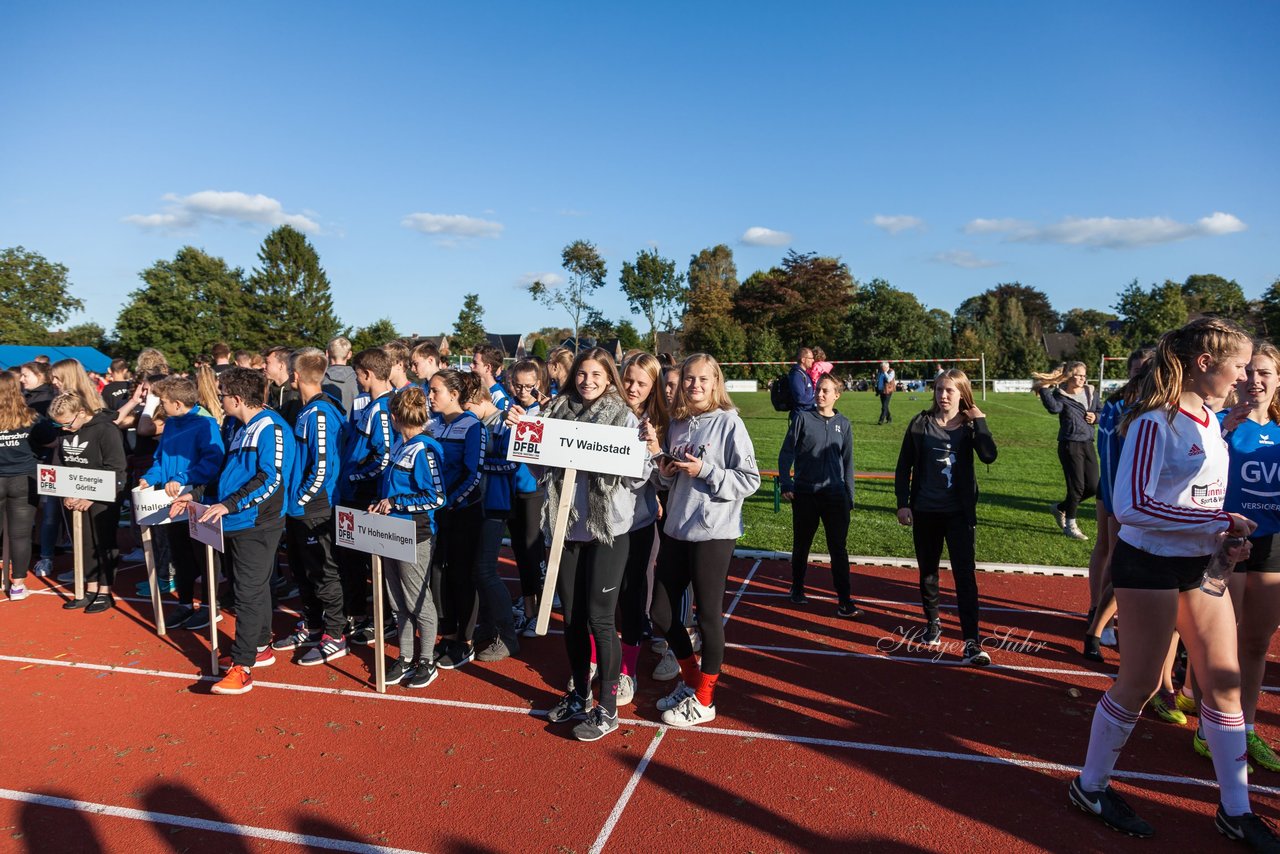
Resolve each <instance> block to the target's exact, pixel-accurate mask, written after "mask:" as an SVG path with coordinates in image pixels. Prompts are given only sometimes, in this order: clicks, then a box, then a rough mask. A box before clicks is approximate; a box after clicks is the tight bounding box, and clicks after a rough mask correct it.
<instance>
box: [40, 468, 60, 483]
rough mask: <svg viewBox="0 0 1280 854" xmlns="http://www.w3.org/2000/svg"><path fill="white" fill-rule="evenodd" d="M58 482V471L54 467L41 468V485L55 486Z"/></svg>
mask: <svg viewBox="0 0 1280 854" xmlns="http://www.w3.org/2000/svg"><path fill="white" fill-rule="evenodd" d="M57 483H58V472H57V471H55V470H54V469H40V485H41V486H55V485H57Z"/></svg>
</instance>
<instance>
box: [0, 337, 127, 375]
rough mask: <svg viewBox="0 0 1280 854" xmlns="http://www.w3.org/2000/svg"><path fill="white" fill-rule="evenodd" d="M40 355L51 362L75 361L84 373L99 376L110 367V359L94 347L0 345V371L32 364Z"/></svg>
mask: <svg viewBox="0 0 1280 854" xmlns="http://www.w3.org/2000/svg"><path fill="white" fill-rule="evenodd" d="M41 354H44V355H46V356H48V357H49V361H51V362H58V361H61V360H63V359H75V360H77V361H78V362H80V364H82V365H84V369H85V370H86V371H97V372H98V373H100V374H105V373H106V372H107V368H109V367H111V357H110V356H108V355H107V354H106V353H103V352H101V351H100V350H98V349H97V348H96V347H24V346H22V345H19V344H0V369H2V368H16V367H17V366H18V365H21V364H22V363H24V362H33V361H35V358H36V356H39V355H41Z"/></svg>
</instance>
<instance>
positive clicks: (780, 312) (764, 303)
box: [733, 251, 856, 350]
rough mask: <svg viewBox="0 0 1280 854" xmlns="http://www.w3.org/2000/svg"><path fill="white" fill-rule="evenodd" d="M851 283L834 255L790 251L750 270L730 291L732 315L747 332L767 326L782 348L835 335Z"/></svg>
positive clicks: (830, 341)
mask: <svg viewBox="0 0 1280 854" xmlns="http://www.w3.org/2000/svg"><path fill="white" fill-rule="evenodd" d="M855 289H856V285H855V283H854V281H853V276H851V275H850V274H849V268H848V266H847V265H845V264H844V263H843V262H842V261H840V259H839V258H824V257H820V256H818V255H815V254H812V253H808V254H802V253H799V252H795V251H791V252H788V253H787V257H786V258H784V259H783V260H782V266H780V267H774V268H773V269H771V270H769V271H768V272H767V273H753V274H752V275H751V276H749V277H748V278H747V281H745V282H744V283H743V284H742V287H740V288H738V290H737V292H736V293H735V294H734V300H733V316H734V317H735V318H736V319H737V320H738V321H739V322H740V323H742V324H743V325H744V326H746V327H747V328H748V329H749V330H750V331H752V332H756V331H760V330H763V329H764V328H765V327H771V328H772V329H773V330H774V332H776V333H777V335H778V337H779V339H780V340H781V341H782V344H783V348H784V349H785V350H794V349H795V348H796V347H797V346H799V345H801V344H820V345H823V346H824V347H829V346H833V345H834V344H835V343H836V342H837V341H839V340H840V337H841V334H842V332H843V325H844V320H845V316H846V314H847V313H848V310H849V306H850V305H851V304H852V302H853V294H854V291H855Z"/></svg>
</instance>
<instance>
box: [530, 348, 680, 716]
mask: <svg viewBox="0 0 1280 854" xmlns="http://www.w3.org/2000/svg"><path fill="white" fill-rule="evenodd" d="M568 376H569V380H568V385H567V386H566V387H565V388H564V389H563V390H562V392H561V394H560V396H559V397H557V398H556V399H555V400H553V401H552V402H551V403H550V404H549V405H548V406H547V407H546V408H545V409H544V410H543V417H544V418H559V419H564V420H566V421H577V422H580V423H584V424H601V425H608V426H611V427H629V428H631V429H633V430H638V431H640V435H641V437H642V438H644V439H645V440H646V441H650V442H652V441H653V436H654V431H653V426H652V425H650V424H643V425H642V424H641V421H640V419H639V418H637V417H636V415H635V413H634V412H632V411H631V409H630V407H628V406H627V403H626V401H625V400H623V398H622V394H621V388H622V381H621V380H620V379H619V377H618V369H617V368H616V367H615V366H614V364H613V359H612V358H610V356H609V354H608V353H607V352H605V351H604V350H602V349H600V348H598V347H593V348H591V349H590V350H584V351H583V352H582V353H580V354H579V355H578V358H576V359H575V360H574V361H573V364H572V365H571V366H570V369H569V374H568ZM522 415H524V410H523V409H522V408H521V407H519V406H513V407H512V408H511V409H510V410H508V423H509V424H511V425H512V426H514V425H515V424H516V423H517V422H518V421H519V420H520V416H522ZM655 445H656V443H655ZM652 470H653V464H652V462H651V461H650V460H648V459H646V460H645V463H644V469H643V472H642V474H641V476H640V477H638V478H626V477H619V476H617V475H610V474H596V473H591V472H581V473H580V474H579V475H578V477H577V480H576V483H575V486H574V493H573V496H572V499H571V500H572V505H571V507H570V510H569V517H568V530H567V531H566V532H565V535H564V537H565V540H564V551H563V553H562V554H561V557H560V568H559V570H560V571H559V577H558V578H557V583H556V587H557V592H558V593H559V594H560V601H561V602H562V603H563V605H564V623H565V632H564V640H565V650H566V652H567V653H568V656H569V668H570V671H571V673H572V678H573V684H572V686H571V688H570V690H569V691H568V693H566V694H565V695H564V696H563V697H561V698H560V702H558V703H556V705H555V706H554V707H553V708H552V709H551V711H550V712H549V713H548V714H547V719H548V720H549V721H551V722H552V723H559V722H561V721H568V720H581V721H582V722H581V723H580V724H578V725H577V726H576V727H574V729H573V735H574V737H575V738H577V739H578V740H579V741H596V740H597V739H600V738H603V737H604V736H606V735H608V734H609V733H611V732H613V731H614V730H616V729H617V728H618V677H619V674H620V669H621V652H622V649H621V645H620V644H619V642H618V632H617V629H616V628H615V617H614V614H615V612H616V610H617V607H618V594H619V589H620V588H621V586H622V581H623V574H624V572H625V571H626V566H627V558H628V556H629V553H630V548H629V547H630V532H631V530H632V528H633V527H634V525H635V521H634V520H635V518H636V514H637V510H638V508H637V503H638V502H637V499H638V497H639V496H638V493H640V492H641V491H642V490H643V489H644V487H645V485H646V484H647V483H648V481H649V477H650V475H651V473H652ZM539 481H540V482H541V483H542V484H543V485H544V486H545V488H546V490H547V503H546V507H545V509H544V511H543V517H542V529H543V531H544V532H545V533H554V532H553V531H552V530H551V529H552V526H553V524H554V517H555V515H556V510H557V508H558V507H559V506H560V491H561V489H562V488H563V485H564V469H561V468H553V467H547V468H544V469H543V470H542V472H541V476H540V477H539ZM593 640H594V642H595V647H596V657H597V659H598V662H599V672H600V702H599V704H598V705H596V706H594V707H593V706H592V703H591V644H592V641H593Z"/></svg>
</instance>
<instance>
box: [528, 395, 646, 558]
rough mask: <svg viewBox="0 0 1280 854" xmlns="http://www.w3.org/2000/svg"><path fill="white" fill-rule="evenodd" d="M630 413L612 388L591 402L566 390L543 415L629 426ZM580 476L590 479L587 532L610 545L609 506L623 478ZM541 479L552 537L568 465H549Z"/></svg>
mask: <svg viewBox="0 0 1280 854" xmlns="http://www.w3.org/2000/svg"><path fill="white" fill-rule="evenodd" d="M630 414H631V410H630V408H628V407H627V404H626V403H625V402H624V401H623V400H622V398H621V397H619V396H618V395H617V394H616V393H615V392H612V391H609V392H605V393H604V394H603V395H601V396H600V397H598V398H596V399H595V400H594V401H592V402H591V403H583V402H582V401H580V400H574V399H573V398H572V397H570V396H569V395H567V394H562V395H560V396H559V397H557V398H556V399H555V400H553V401H551V403H550V405H548V406H547V408H546V410H544V411H543V413H542V417H543V418H560V419H562V420H564V421H581V422H583V423H586V424H608V425H610V426H612V427H625V426H626V424H627V416H628V415H630ZM578 477H579V478H583V477H585V478H586V479H587V533H589V534H591V537H592V539H594V540H596V541H598V542H601V543H604V544H605V545H606V546H608V545H613V535H612V534H611V533H610V532H609V508H610V507H611V506H612V503H613V494H614V492H615V491H616V490H618V489H619V488H621V485H622V478H621V477H619V476H618V475H615V474H596V473H595V472H579V473H578ZM539 480H540V482H541V485H542V486H544V487H546V490H547V500H546V502H545V503H544V504H543V505H542V530H543V532H545V533H546V535H547V538H548V540H550V538H551V533H552V529H553V528H554V526H555V520H556V508H558V507H559V506H560V485H561V484H562V483H564V469H561V468H548V469H546V470H545V471H543V473H542V477H541V478H540V479H539ZM577 521H578V508H577V507H576V506H574V505H572V504H570V505H569V525H570V526H572V525H573V524H574V523H575V522H577Z"/></svg>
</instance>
